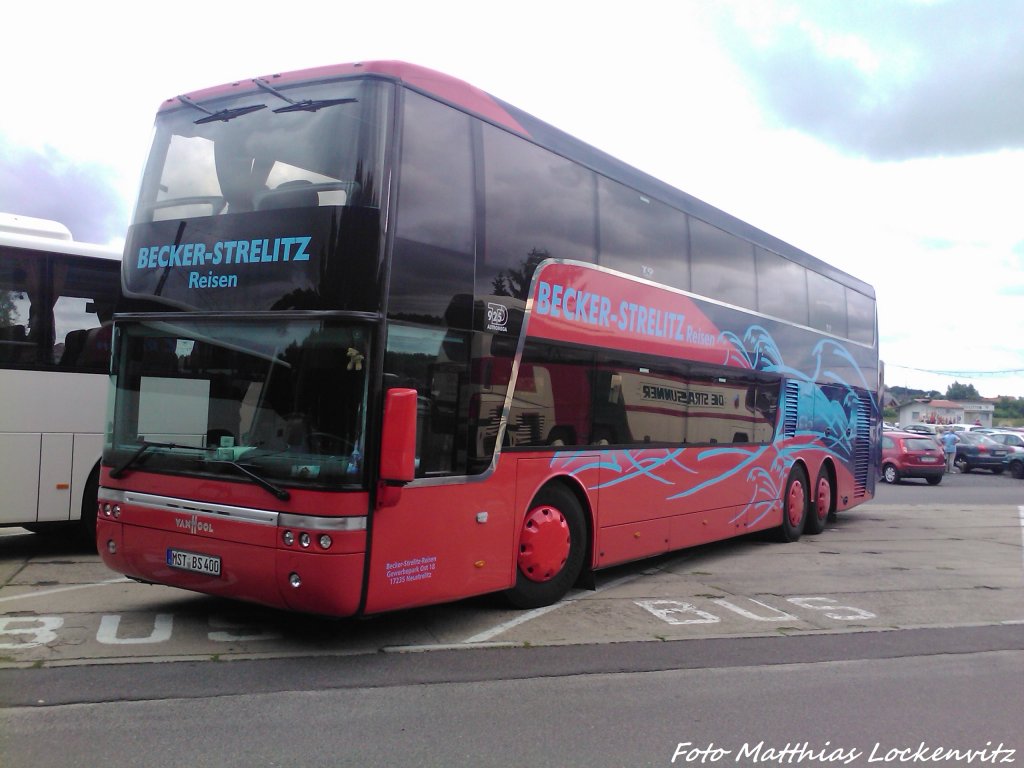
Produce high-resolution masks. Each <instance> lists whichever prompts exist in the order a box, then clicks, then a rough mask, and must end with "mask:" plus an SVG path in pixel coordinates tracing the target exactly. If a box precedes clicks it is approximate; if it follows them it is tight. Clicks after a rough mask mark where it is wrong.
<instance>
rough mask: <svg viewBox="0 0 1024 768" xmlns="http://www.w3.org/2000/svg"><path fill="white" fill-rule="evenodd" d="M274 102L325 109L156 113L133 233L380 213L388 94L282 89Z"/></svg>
mask: <svg viewBox="0 0 1024 768" xmlns="http://www.w3.org/2000/svg"><path fill="white" fill-rule="evenodd" d="M281 93H282V94H286V97H287V98H289V99H292V100H293V101H305V100H309V101H317V102H322V103H323V104H324V105H323V106H322V107H320V108H319V109H298V110H288V111H281V110H280V107H281V105H282V104H283V102H282V100H281V99H280V98H279V97H278V96H275V95H273V94H271V93H267V92H264V91H258V92H255V93H253V92H249V93H239V94H235V95H231V96H228V97H225V98H220V99H215V100H210V101H206V102H204V103H203V105H202V106H201V108H196V107H195V106H188V105H185V104H184V103H182V104H181V106H180V108H177V109H170V110H166V111H162V112H161V113H160V114H159V115H158V117H157V124H156V136H155V138H154V141H153V148H152V151H151V154H150V158H149V162H148V164H147V166H146V172H145V175H144V177H143V184H142V192H141V195H140V198H139V203H138V205H137V207H136V214H135V216H136V218H135V223H144V222H150V221H163V220H169V219H188V218H196V217H203V216H215V215H219V214H231V213H246V212H250V211H261V210H271V209H281V208H285V209H287V208H304V207H315V206H340V205H363V206H369V207H374V208H377V207H379V199H380V194H381V187H382V185H381V173H382V168H383V164H384V137H385V133H386V128H387V125H388V114H387V112H388V104H389V102H390V99H389V97H390V94H391V91H390V87H389V86H386V85H384V84H382V83H375V82H370V81H354V82H353V81H347V82H334V83H320V84H314V85H310V84H300V85H296V86H282V90H281ZM327 102H332V103H327ZM261 105H262V106H261ZM250 107H260V108H258V109H256V110H255V111H250V112H248V113H247V114H244V115H239V116H237V117H236V118H235V119H230V120H219V119H211V120H204V119H203V117H204V114H203V111H204V110H205V111H208V112H219V111H221V110H231V109H239V108H250Z"/></svg>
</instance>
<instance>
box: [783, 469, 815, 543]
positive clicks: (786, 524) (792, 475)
mask: <svg viewBox="0 0 1024 768" xmlns="http://www.w3.org/2000/svg"><path fill="white" fill-rule="evenodd" d="M810 497H811V494H810V493H809V492H808V487H807V473H806V472H805V471H804V468H803V467H801V466H799V465H797V466H795V467H793V469H792V470H790V472H789V479H787V480H786V491H785V493H784V494H783V496H782V525H780V526H779V527H778V528H777V529H776V535H777V538H778V539H779V541H796V540H797V539H799V538H800V534H801V533H803V530H804V522H805V521H806V520H807V508H808V506H809V504H808V501H809V500H810Z"/></svg>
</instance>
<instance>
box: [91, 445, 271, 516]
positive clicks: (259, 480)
mask: <svg viewBox="0 0 1024 768" xmlns="http://www.w3.org/2000/svg"><path fill="white" fill-rule="evenodd" d="M150 448H186V449H188V450H190V451H203V452H205V453H212V452H214V451H216V450H217V448H215V447H212V446H205V445H184V444H182V443H157V442H152V441H150V440H140V441H139V447H138V450H136V451H135V453H133V454H132V455H131V456H129V457H128V459H127V460H126V461H125V462H124V463H123V464H122V465H121V466H119V467H114V469H112V470H110V476H111V477H114V478H117V477H120V476H121V475H123V474H124V473H125V472H126V471H127V470H128V469H129V468H131V467H132V466H134V465H135V462H137V461H138V460H139V459H140V458H141V457H142V456H143V454H145V453H146V452H147V451H148V450H149V449H150ZM211 463H218V464H228V465H230V466H231V467H234V468H235V469H237V470H238V471H239V472H241V473H242V474H243V475H245V476H246V477H248V478H249V479H250V480H252V481H253V482H254V483H256V485H258V486H259V487H260V488H262V489H263V490H265V491H267V492H268V493H270V494H272V495H273V496H274V497H275V498H277V499H280V500H281V501H288V499H290V498H291V494H290V493H288V491H286V490H285V489H284V488H279V487H278V486H276V485H274V484H273V483H272V482H270V481H269V480H267V479H266V478H263V477H260V476H259V475H257V474H256V473H255V472H253V471H252V470H251V469H249V468H248V467H243V466H242V465H241V464H239V463H238V462H237V461H234V460H233V459H214V460H213V462H211Z"/></svg>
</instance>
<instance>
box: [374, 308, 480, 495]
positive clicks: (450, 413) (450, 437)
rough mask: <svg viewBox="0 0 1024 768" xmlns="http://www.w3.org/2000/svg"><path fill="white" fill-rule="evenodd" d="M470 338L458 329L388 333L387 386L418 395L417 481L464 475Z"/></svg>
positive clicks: (391, 329)
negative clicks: (436, 476) (431, 477)
mask: <svg viewBox="0 0 1024 768" xmlns="http://www.w3.org/2000/svg"><path fill="white" fill-rule="evenodd" d="M470 338H471V335H470V334H469V333H467V332H462V331H456V330H444V329H432V328H415V327H406V326H401V325H396V324H392V325H391V326H390V327H389V329H388V346H387V353H386V354H385V357H384V377H385V386H387V387H412V388H414V389H415V390H416V391H417V392H418V393H419V410H418V418H417V425H416V442H417V445H416V475H417V477H429V476H435V475H450V474H460V475H461V474H466V472H467V460H468V451H467V448H468V446H467V439H468V434H467V429H466V421H467V414H468V411H469V398H470V395H471V393H472V392H471V387H470V382H469V347H470Z"/></svg>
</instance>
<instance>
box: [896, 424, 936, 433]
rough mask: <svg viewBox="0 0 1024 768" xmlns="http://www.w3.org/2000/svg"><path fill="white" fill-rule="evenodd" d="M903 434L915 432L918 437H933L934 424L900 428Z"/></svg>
mask: <svg viewBox="0 0 1024 768" xmlns="http://www.w3.org/2000/svg"><path fill="white" fill-rule="evenodd" d="M901 429H902V430H903V431H904V432H917V433H918V434H919V435H934V434H936V426H935V425H934V424H907V426H905V427H901Z"/></svg>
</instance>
